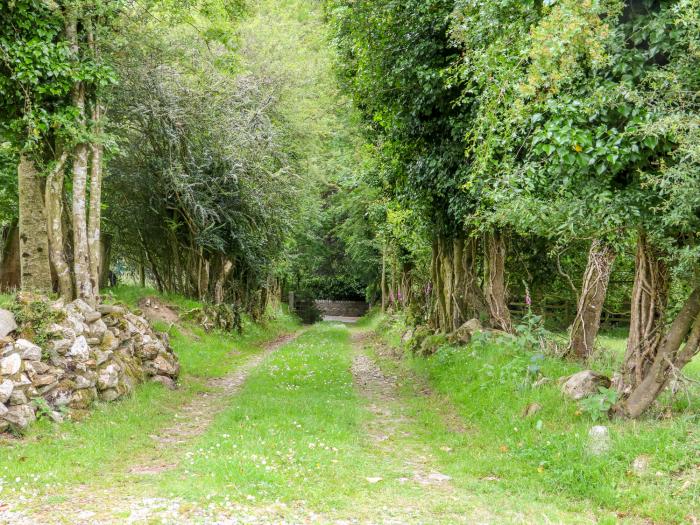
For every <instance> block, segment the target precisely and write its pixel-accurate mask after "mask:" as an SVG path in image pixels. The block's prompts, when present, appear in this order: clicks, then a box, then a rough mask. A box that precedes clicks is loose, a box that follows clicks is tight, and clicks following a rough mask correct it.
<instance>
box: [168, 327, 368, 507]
mask: <svg viewBox="0 0 700 525" xmlns="http://www.w3.org/2000/svg"><path fill="white" fill-rule="evenodd" d="M349 367H350V343H349V337H348V331H347V330H346V329H344V328H339V327H332V326H329V325H317V326H315V327H314V328H312V329H311V330H309V331H307V332H306V333H304V334H303V335H302V336H300V337H299V338H298V339H297V340H296V341H294V342H293V343H291V344H288V345H286V346H285V347H284V348H282V349H281V350H279V351H278V352H277V353H276V354H275V355H274V356H273V357H272V358H270V359H269V360H267V361H266V362H265V363H264V365H263V366H261V367H260V368H258V369H257V370H256V371H255V372H254V373H253V374H252V375H251V377H249V379H248V381H247V382H246V386H245V389H244V390H243V392H242V393H241V394H240V395H238V396H237V397H236V398H235V399H234V400H233V403H232V405H231V406H230V407H229V408H228V409H226V410H225V411H224V412H223V413H222V414H220V415H219V416H218V418H217V419H216V421H215V423H214V424H213V425H212V426H211V427H210V428H209V430H208V431H207V432H206V434H205V435H203V436H202V437H201V439H199V440H198V441H197V442H196V443H194V444H193V446H192V447H191V450H190V452H189V453H188V455H187V461H186V462H185V464H184V465H183V466H182V467H181V468H180V469H179V470H177V471H174V472H173V473H172V474H170V475H168V476H166V478H165V480H164V482H163V483H164V485H162V487H163V488H164V489H165V490H169V491H172V492H173V493H175V494H177V495H180V496H185V497H187V498H194V499H201V498H203V497H206V496H208V495H212V494H213V495H216V496H218V497H219V498H223V497H226V496H229V497H232V498H234V499H244V498H246V497H248V496H250V497H251V501H256V502H260V501H267V502H273V501H276V500H278V499H279V500H282V501H286V502H291V501H298V500H304V501H306V502H308V503H310V504H312V505H314V507H316V508H320V509H328V508H332V507H334V506H335V505H337V504H338V502H339V501H340V500H342V499H344V498H346V497H348V496H349V495H350V494H353V493H355V492H356V491H357V490H359V488H360V487H364V486H365V485H366V481H364V478H363V477H362V476H361V475H359V476H358V467H359V464H358V462H360V463H361V462H363V461H364V462H367V461H369V458H368V457H367V455H366V454H363V452H362V450H361V449H360V448H359V445H360V440H358V434H359V425H360V424H361V422H362V420H363V418H364V417H365V415H364V414H363V412H362V410H361V408H360V406H359V402H358V399H357V396H356V394H355V392H354V391H353V387H352V377H351V375H350V372H349ZM252 498H255V499H254V500H253V499H252Z"/></svg>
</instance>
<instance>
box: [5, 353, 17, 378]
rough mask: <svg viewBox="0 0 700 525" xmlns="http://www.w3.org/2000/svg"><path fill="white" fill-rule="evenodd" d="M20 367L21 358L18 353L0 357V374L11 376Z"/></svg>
mask: <svg viewBox="0 0 700 525" xmlns="http://www.w3.org/2000/svg"><path fill="white" fill-rule="evenodd" d="M21 367H22V358H21V357H20V356H19V354H11V355H8V356H7V357H3V358H2V359H0V375H4V376H11V375H14V374H16V373H17V372H19V369H20V368H21Z"/></svg>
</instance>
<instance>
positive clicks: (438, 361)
mask: <svg viewBox="0 0 700 525" xmlns="http://www.w3.org/2000/svg"><path fill="white" fill-rule="evenodd" d="M366 325H367V326H369V327H373V328H375V329H377V328H381V330H379V331H380V332H382V333H384V334H385V338H386V339H387V340H388V342H389V343H391V344H393V345H395V346H399V344H400V341H399V336H400V333H401V331H402V327H401V326H400V323H399V324H398V325H397V324H394V325H393V326H388V325H387V320H386V319H383V318H381V317H380V316H377V317H375V318H374V319H372V320H368V321H366ZM531 357H532V354H530V353H528V352H525V351H523V350H519V349H516V348H514V347H511V346H509V345H499V344H495V343H482V344H479V345H470V346H467V347H451V346H445V347H443V348H440V349H439V350H438V352H437V353H436V354H434V355H433V356H431V357H429V358H417V357H413V356H411V355H406V358H405V360H404V365H405V366H406V367H408V368H409V369H410V370H411V371H412V372H414V373H416V374H418V375H419V376H420V377H422V378H424V380H425V381H426V382H427V384H428V385H430V387H431V388H432V389H433V390H434V391H435V393H436V394H437V395H438V396H442V397H444V398H445V399H446V400H448V401H449V402H450V403H451V404H452V405H453V406H454V407H455V408H456V410H457V412H458V414H459V415H460V416H461V418H462V419H463V420H464V422H465V424H466V432H465V433H463V434H462V435H459V434H452V435H447V436H443V437H442V438H441V439H446V440H447V443H446V448H447V449H449V452H444V451H441V453H440V459H441V461H442V463H443V465H444V468H445V471H446V472H447V473H448V474H450V475H454V476H456V477H459V476H464V475H465V474H466V475H468V476H469V477H471V478H472V479H477V480H489V481H490V484H489V488H488V489H487V490H492V491H494V492H496V491H502V490H505V491H507V492H511V493H517V494H531V495H533V497H535V496H540V497H541V496H543V495H548V496H557V497H562V496H563V497H565V498H567V499H569V500H571V501H574V502H575V501H580V502H583V501H590V502H591V503H593V505H594V506H600V507H602V508H605V509H609V510H610V511H614V512H615V513H616V515H617V516H618V517H624V516H627V515H629V516H643V517H648V518H651V519H653V520H654V521H658V522H673V523H681V522H685V521H687V520H689V519H690V517H698V516H700V483H698V481H699V480H700V471H699V469H698V463H699V460H700V432H698V425H697V423H698V418H697V415H696V413H695V412H694V411H687V410H686V411H684V412H681V413H679V414H676V415H675V417H673V418H671V419H663V420H659V419H646V420H640V421H619V420H617V421H607V420H606V421H599V422H597V423H596V422H594V421H592V419H591V416H589V415H588V414H586V413H582V412H581V410H580V407H579V406H578V405H577V404H576V403H574V402H571V401H568V400H566V399H564V398H563V396H562V394H561V393H560V392H559V388H558V385H557V382H556V380H557V379H558V378H559V377H561V376H565V375H568V374H571V373H573V372H575V371H577V370H579V369H580V366H579V365H578V364H576V363H573V362H569V361H563V360H560V359H557V358H550V357H545V359H544V360H543V361H542V362H541V371H542V374H543V376H544V377H547V378H549V379H550V381H549V382H548V383H546V384H544V385H542V386H540V387H538V388H533V387H532V381H531V380H528V375H527V374H528V372H527V368H528V366H529V365H530V363H531ZM534 403H537V404H538V405H539V406H540V407H541V408H540V409H539V410H538V411H537V412H536V413H535V414H534V415H532V416H530V417H525V416H524V415H523V414H524V411H525V409H526V407H527V406H528V405H531V404H534ZM423 417H424V418H425V425H424V427H425V428H426V429H435V428H438V427H437V426H436V425H435V424H433V423H431V422H430V420H429V419H430V417H432V416H430V415H429V412H424V415H423ZM594 424H605V425H606V426H607V427H608V428H609V430H610V435H611V441H612V448H611V450H610V452H609V453H607V454H604V455H602V456H593V455H591V454H590V453H589V452H588V447H587V443H588V432H589V430H590V428H591V426H592V425H594ZM638 458H643V459H642V461H643V462H647V463H648V466H647V467H646V468H645V469H644V470H643V472H640V473H635V471H634V469H633V468H632V465H633V462H634V461H635V459H638Z"/></svg>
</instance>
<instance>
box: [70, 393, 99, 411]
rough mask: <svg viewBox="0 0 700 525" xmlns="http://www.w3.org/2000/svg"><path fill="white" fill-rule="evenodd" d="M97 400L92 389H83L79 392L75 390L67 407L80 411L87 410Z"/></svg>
mask: <svg viewBox="0 0 700 525" xmlns="http://www.w3.org/2000/svg"><path fill="white" fill-rule="evenodd" d="M96 398H97V394H96V392H95V389H94V388H84V389H81V390H76V391H75V392H73V397H72V399H71V401H70V403H69V405H68V406H70V407H71V408H77V409H80V410H85V409H86V408H88V407H89V406H90V405H92V403H93V402H94V401H95V399H96Z"/></svg>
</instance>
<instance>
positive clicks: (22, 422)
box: [3, 405, 36, 430]
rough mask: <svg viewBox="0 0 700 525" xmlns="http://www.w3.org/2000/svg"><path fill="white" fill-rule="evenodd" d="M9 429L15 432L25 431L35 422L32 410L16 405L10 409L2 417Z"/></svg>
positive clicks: (26, 406)
mask: <svg viewBox="0 0 700 525" xmlns="http://www.w3.org/2000/svg"><path fill="white" fill-rule="evenodd" d="M3 417H4V419H5V421H7V422H8V423H9V424H10V426H11V427H13V428H15V429H17V430H26V429H27V428H28V427H29V425H31V424H32V423H34V422H35V421H36V415H35V414H34V409H33V408H32V407H31V406H29V405H17V406H13V407H10V408H9V410H8V411H7V414H5V415H4V416H3Z"/></svg>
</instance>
